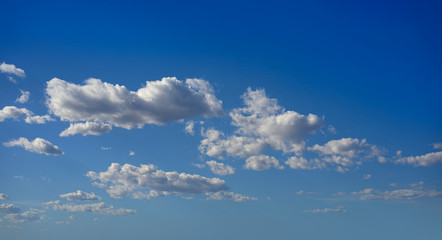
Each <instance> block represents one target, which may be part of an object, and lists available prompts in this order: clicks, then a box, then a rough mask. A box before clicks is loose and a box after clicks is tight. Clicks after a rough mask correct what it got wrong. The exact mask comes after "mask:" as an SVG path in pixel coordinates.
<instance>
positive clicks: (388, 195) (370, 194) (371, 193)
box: [352, 188, 442, 200]
mask: <svg viewBox="0 0 442 240" xmlns="http://www.w3.org/2000/svg"><path fill="white" fill-rule="evenodd" d="M352 194H353V195H356V196H359V199H361V200H375V199H378V200H413V199H419V198H433V197H439V196H442V192H439V191H436V190H434V189H426V190H425V189H421V188H417V189H416V188H409V189H408V188H406V189H397V190H391V191H379V190H374V189H372V188H366V189H364V190H362V191H359V192H353V193H352Z"/></svg>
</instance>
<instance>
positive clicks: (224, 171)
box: [206, 160, 235, 176]
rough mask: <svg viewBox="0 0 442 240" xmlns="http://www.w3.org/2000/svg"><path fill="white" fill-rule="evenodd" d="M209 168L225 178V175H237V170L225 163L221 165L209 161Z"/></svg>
mask: <svg viewBox="0 0 442 240" xmlns="http://www.w3.org/2000/svg"><path fill="white" fill-rule="evenodd" d="M206 164H207V166H209V167H210V170H211V171H212V172H213V173H215V174H218V175H221V176H224V175H231V174H234V173H235V169H234V168H233V167H231V166H229V165H226V164H224V163H219V162H217V161H213V160H211V161H207V162H206Z"/></svg>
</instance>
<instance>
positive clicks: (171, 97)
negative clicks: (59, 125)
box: [46, 78, 224, 129]
mask: <svg viewBox="0 0 442 240" xmlns="http://www.w3.org/2000/svg"><path fill="white" fill-rule="evenodd" d="M46 94H47V96H48V99H47V105H48V107H49V109H50V111H51V112H52V113H53V114H54V115H56V116H58V117H60V118H61V119H62V120H64V121H71V122H85V121H90V122H104V123H108V124H111V125H113V126H117V127H123V128H126V129H131V128H135V127H138V128H141V127H143V126H144V125H145V124H159V125H162V124H165V123H167V122H171V121H178V120H183V119H187V118H194V117H199V116H204V117H215V116H223V115H224V113H223V110H222V102H221V101H220V100H218V99H217V98H216V97H215V95H214V91H213V89H212V87H211V85H210V84H209V83H208V82H207V81H204V80H200V79H187V80H186V82H182V81H180V80H177V79H176V78H163V79H161V80H159V81H152V82H149V81H148V82H146V86H145V87H143V88H140V89H138V90H137V91H136V92H134V91H129V90H128V89H126V87H125V86H120V85H118V84H117V85H113V84H110V83H106V82H102V81H101V80H99V79H94V78H90V79H88V80H86V82H85V84H84V85H77V84H73V83H69V82H66V81H63V80H61V79H58V78H54V79H52V80H50V81H49V82H48V83H47V88H46Z"/></svg>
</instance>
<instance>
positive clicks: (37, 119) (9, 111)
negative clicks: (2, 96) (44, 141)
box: [0, 106, 54, 124]
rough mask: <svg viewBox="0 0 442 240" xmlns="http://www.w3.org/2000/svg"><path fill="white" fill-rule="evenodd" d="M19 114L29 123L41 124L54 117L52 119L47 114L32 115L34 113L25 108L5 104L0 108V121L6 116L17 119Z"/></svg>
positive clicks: (6, 117)
mask: <svg viewBox="0 0 442 240" xmlns="http://www.w3.org/2000/svg"><path fill="white" fill-rule="evenodd" d="M21 116H23V117H24V120H25V122H26V123H29V124H34V123H37V124H43V123H46V122H48V121H54V119H52V118H51V117H50V116H49V115H44V116H36V115H34V113H32V112H31V111H29V110H28V109H26V108H17V107H14V106H6V107H4V108H3V109H2V110H0V122H3V121H4V120H6V119H8V118H13V119H17V118H19V117H21Z"/></svg>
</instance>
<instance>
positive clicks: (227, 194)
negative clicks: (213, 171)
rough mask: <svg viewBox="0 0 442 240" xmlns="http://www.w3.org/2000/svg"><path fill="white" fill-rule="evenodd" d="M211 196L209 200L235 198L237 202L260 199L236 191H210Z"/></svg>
mask: <svg viewBox="0 0 442 240" xmlns="http://www.w3.org/2000/svg"><path fill="white" fill-rule="evenodd" d="M207 195H209V197H208V198H207V200H233V201H235V202H247V201H255V200H258V198H256V197H249V196H245V195H242V194H239V193H234V192H216V193H208V194H207Z"/></svg>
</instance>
